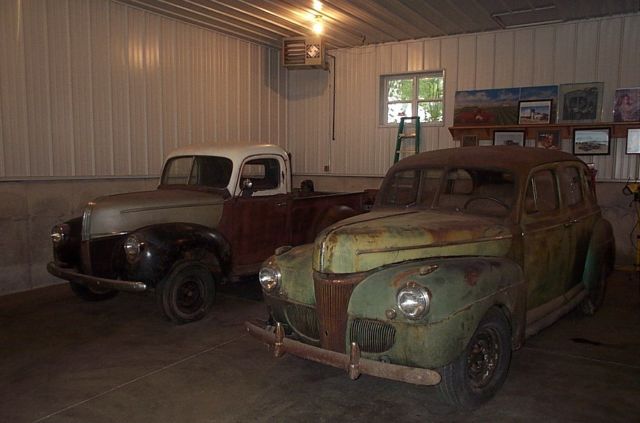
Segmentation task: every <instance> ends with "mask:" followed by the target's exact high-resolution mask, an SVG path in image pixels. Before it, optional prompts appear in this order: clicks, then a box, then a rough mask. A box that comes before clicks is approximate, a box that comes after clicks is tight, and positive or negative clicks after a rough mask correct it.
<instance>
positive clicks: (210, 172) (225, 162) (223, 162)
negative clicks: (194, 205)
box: [162, 156, 233, 189]
mask: <svg viewBox="0 0 640 423" xmlns="http://www.w3.org/2000/svg"><path fill="white" fill-rule="evenodd" d="M232 170H233V163H232V162H231V160H229V159H228V158H226V157H217V156H183V157H174V158H172V159H170V160H169V161H168V162H167V164H166V165H165V167H164V171H163V172H162V185H191V186H202V187H208V188H217V189H225V188H227V185H228V184H229V179H231V171H232Z"/></svg>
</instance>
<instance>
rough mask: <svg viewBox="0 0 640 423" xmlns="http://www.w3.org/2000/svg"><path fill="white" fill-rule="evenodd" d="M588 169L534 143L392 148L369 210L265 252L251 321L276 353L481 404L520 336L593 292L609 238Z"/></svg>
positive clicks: (607, 265)
mask: <svg viewBox="0 0 640 423" xmlns="http://www.w3.org/2000/svg"><path fill="white" fill-rule="evenodd" d="M591 175H592V174H591V172H590V170H589V169H588V167H587V166H586V165H585V164H584V163H583V162H582V161H580V160H578V159H577V158H576V157H575V156H572V155H570V154H567V153H563V152H559V151H551V150H544V149H540V148H524V147H513V146H499V147H465V148H457V149H447V150H439V151H434V152H428V153H422V154H419V155H415V156H412V157H410V158H406V159H404V160H401V161H400V162H399V163H397V164H396V165H394V166H393V167H392V168H391V169H390V170H389V172H388V173H387V175H386V177H385V179H384V182H383V183H382V187H381V189H380V192H379V193H378V195H377V197H376V203H375V206H374V208H373V210H372V211H371V212H370V213H368V214H366V215H361V216H355V217H351V218H348V219H346V220H343V221H341V222H338V223H336V224H335V225H333V226H331V227H329V228H327V229H326V230H324V231H323V232H322V233H321V234H320V235H318V237H317V238H316V240H315V243H313V244H308V245H303V246H298V247H294V248H291V249H286V248H281V249H280V250H279V251H278V252H277V253H276V254H275V255H274V256H272V257H271V258H269V259H268V260H267V262H266V263H265V265H264V267H263V268H262V269H261V271H260V275H259V279H260V282H261V284H262V287H263V292H264V295H265V302H266V303H267V306H268V311H269V315H270V317H269V320H267V321H266V322H262V323H261V322H247V323H246V327H247V330H248V331H249V332H250V333H251V334H252V335H254V336H255V337H257V338H258V339H260V340H262V341H263V342H265V343H267V344H270V345H272V346H273V347H274V353H275V355H276V356H280V355H282V354H284V353H285V352H289V353H291V354H294V355H298V356H301V357H304V358H307V359H310V360H314V361H318V362H320V363H324V364H328V365H332V366H336V367H341V368H343V369H345V370H347V371H348V372H349V374H350V376H351V377H352V378H357V377H358V375H359V374H361V373H364V374H369V375H374V376H380V377H384V378H390V379H395V380H401V381H405V382H410V383H415V384H422V385H437V387H438V389H439V391H440V392H441V394H442V396H443V398H444V400H445V401H446V402H448V403H450V404H452V405H454V406H456V407H459V408H461V409H471V408H474V407H477V406H479V405H480V404H482V403H483V402H484V401H486V400H488V399H489V398H491V397H492V396H493V395H494V394H495V392H496V391H497V390H498V389H499V388H500V386H501V385H502V383H503V381H504V380H505V378H506V376H507V372H508V368H509V363H510V360H511V351H512V349H516V348H519V347H520V346H521V345H522V344H523V342H524V339H525V337H526V336H530V335H532V334H535V333H536V332H537V331H539V330H540V329H541V328H543V327H545V326H547V325H549V324H551V323H552V322H554V321H555V320H556V319H558V318H559V317H560V316H561V315H563V314H564V313H566V312H568V311H569V310H571V309H572V308H574V307H579V309H580V310H582V311H583V312H584V313H586V314H593V313H594V312H595V310H596V309H597V308H598V307H599V306H600V305H601V304H602V301H603V297H604V291H605V283H606V278H607V276H608V274H609V272H610V271H611V269H612V266H613V261H614V240H613V235H612V229H611V225H610V224H609V222H608V221H606V220H605V219H603V217H602V214H601V211H600V208H599V207H598V204H597V202H596V197H595V190H594V182H593V180H592V178H591Z"/></svg>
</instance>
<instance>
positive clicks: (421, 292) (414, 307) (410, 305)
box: [397, 282, 431, 320]
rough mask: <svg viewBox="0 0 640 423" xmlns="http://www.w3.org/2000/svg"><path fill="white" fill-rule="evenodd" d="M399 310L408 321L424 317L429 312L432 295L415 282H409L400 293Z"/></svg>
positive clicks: (398, 297) (398, 298)
mask: <svg viewBox="0 0 640 423" xmlns="http://www.w3.org/2000/svg"><path fill="white" fill-rule="evenodd" d="M397 300H398V308H399V309H400V311H402V313H403V314H404V315H405V317H406V318H407V319H411V320H415V319H419V318H421V317H423V316H424V315H425V314H427V312H428V311H429V305H430V304H431V294H430V293H429V290H428V289H427V288H424V287H422V286H420V285H418V284H416V283H415V282H409V283H407V285H406V286H405V287H404V288H402V289H401V290H400V291H398V296H397Z"/></svg>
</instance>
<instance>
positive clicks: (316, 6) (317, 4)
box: [313, 0, 322, 12]
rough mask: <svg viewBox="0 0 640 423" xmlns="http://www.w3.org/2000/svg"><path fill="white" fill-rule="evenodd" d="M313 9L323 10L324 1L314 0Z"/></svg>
mask: <svg viewBox="0 0 640 423" xmlns="http://www.w3.org/2000/svg"><path fill="white" fill-rule="evenodd" d="M313 10H317V11H318V12H319V11H321V10H322V2H321V1H320V0H313Z"/></svg>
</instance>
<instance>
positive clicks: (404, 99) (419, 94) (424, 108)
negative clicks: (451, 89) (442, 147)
mask: <svg viewBox="0 0 640 423" xmlns="http://www.w3.org/2000/svg"><path fill="white" fill-rule="evenodd" d="M381 86H382V87H383V93H384V94H383V96H382V98H381V101H382V102H383V104H382V105H381V109H382V110H381V111H382V112H383V114H382V122H383V123H384V124H393V123H398V122H400V118H401V117H408V116H413V115H414V114H415V113H417V114H418V116H420V122H421V123H426V124H439V123H442V122H443V120H444V113H443V110H444V107H443V106H444V72H442V71H439V72H428V73H415V74H404V75H397V76H393V75H385V76H382V84H381Z"/></svg>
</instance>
